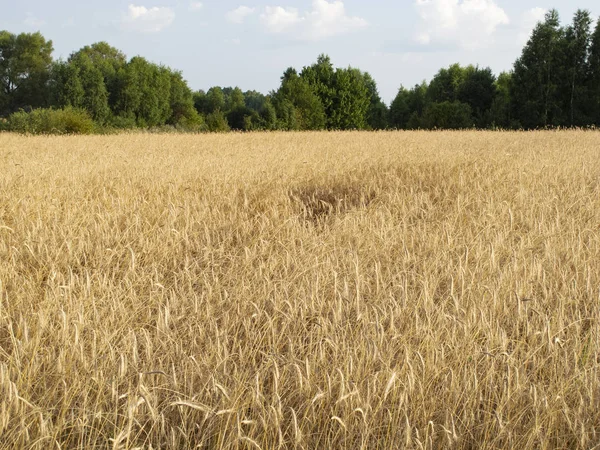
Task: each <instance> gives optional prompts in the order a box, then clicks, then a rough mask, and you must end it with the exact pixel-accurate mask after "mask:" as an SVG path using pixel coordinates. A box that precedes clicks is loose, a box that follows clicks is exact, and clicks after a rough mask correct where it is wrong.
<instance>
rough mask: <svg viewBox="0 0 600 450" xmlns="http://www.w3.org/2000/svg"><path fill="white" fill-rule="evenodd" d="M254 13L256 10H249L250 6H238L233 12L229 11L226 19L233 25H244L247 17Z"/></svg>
mask: <svg viewBox="0 0 600 450" xmlns="http://www.w3.org/2000/svg"><path fill="white" fill-rule="evenodd" d="M253 13H254V8H249V7H248V6H244V5H242V6H238V7H237V8H235V9H234V10H232V11H229V12H228V13H227V14H226V15H225V17H226V18H227V20H228V21H229V22H231V23H237V24H240V23H244V20H246V17H248V16H249V15H251V14H253Z"/></svg>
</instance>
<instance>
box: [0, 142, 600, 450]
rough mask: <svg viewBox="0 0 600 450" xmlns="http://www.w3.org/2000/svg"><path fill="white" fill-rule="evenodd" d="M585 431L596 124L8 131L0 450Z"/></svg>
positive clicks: (599, 405)
mask: <svg viewBox="0 0 600 450" xmlns="http://www.w3.org/2000/svg"><path fill="white" fill-rule="evenodd" d="M599 444H600V134H599V133H596V132H583V131H564V132H532V133H513V132H506V133H493V132H429V133H426V132H389V133H388V132H386V133H358V132H349V133H271V134H258V133H257V134H225V135H151V134H132V135H121V136H108V137H105V136H92V137H22V136H16V135H11V134H0V448H3V449H8V448H11V449H12V448H32V449H54V448H56V449H59V448H62V449H69V448H85V449H92V448H112V449H130V448H148V449H149V448H154V449H158V448H162V449H192V448H199V449H276V448H298V449H326V448H344V449H374V448H381V449H388V448H398V449H401V448H420V449H432V448H456V449H467V448H520V449H526V448H539V449H551V448H592V447H594V446H598V445H599Z"/></svg>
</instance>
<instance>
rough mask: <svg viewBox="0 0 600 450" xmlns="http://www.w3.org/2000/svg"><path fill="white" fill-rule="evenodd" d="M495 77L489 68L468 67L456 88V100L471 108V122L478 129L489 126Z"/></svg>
mask: <svg viewBox="0 0 600 450" xmlns="http://www.w3.org/2000/svg"><path fill="white" fill-rule="evenodd" d="M495 83H496V77H495V76H494V74H493V73H492V69H490V68H489V67H487V68H485V69H480V68H479V67H473V66H469V67H467V68H466V69H465V70H464V74H463V76H462V81H461V82H460V84H459V85H458V87H457V93H456V99H457V100H458V101H460V102H462V103H466V104H467V105H469V106H470V107H471V112H472V114H473V117H472V119H473V122H474V123H475V125H476V126H478V127H479V128H485V127H487V126H489V125H490V120H491V119H490V110H491V108H492V103H493V102H494V97H495V96H496V84H495Z"/></svg>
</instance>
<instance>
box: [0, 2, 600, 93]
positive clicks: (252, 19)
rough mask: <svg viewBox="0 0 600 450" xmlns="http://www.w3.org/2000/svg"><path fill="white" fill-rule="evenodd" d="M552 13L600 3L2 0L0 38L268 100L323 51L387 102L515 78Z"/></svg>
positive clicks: (566, 14) (595, 11)
mask: <svg viewBox="0 0 600 450" xmlns="http://www.w3.org/2000/svg"><path fill="white" fill-rule="evenodd" d="M550 8H556V9H557V10H558V12H559V13H560V16H561V20H562V22H563V23H564V24H566V23H569V22H570V21H571V19H572V17H573V14H574V12H575V10H576V9H577V8H584V9H588V10H589V11H590V12H591V13H592V17H593V18H594V19H595V20H597V18H598V15H599V14H600V2H598V1H597V0H578V1H577V4H573V1H572V0H553V1H552V2H548V1H546V0H518V1H517V0H504V1H502V0H495V1H494V0H369V1H365V0H123V1H122V0H103V1H101V2H99V1H82V0H79V1H75V0H55V1H52V2H48V1H47V0H19V1H15V0H0V11H2V14H1V15H0V30H8V31H10V32H13V33H21V32H34V31H40V32H41V33H42V34H43V35H44V36H45V37H46V38H47V39H51V40H52V41H53V44H54V58H56V59H59V58H63V59H66V58H67V57H68V56H69V54H70V53H72V52H73V51H76V50H78V49H80V48H81V47H83V46H85V45H90V44H92V43H94V42H98V41H106V42H108V43H109V44H110V45H112V46H114V47H116V48H118V49H119V50H121V51H123V52H124V53H125V54H126V55H127V56H128V57H133V56H136V55H140V56H144V57H145V58H147V59H149V60H150V61H153V62H156V63H160V64H165V65H167V66H169V67H171V68H173V69H177V70H180V71H182V73H183V76H184V78H185V79H186V80H187V81H188V83H189V85H190V87H191V88H192V89H194V90H198V89H204V90H207V89H208V88H210V87H211V86H215V85H219V86H239V87H240V88H242V89H243V90H250V89H254V90H257V91H260V92H263V93H265V94H266V93H268V92H270V91H271V90H276V89H277V88H278V86H279V83H280V77H281V75H282V74H283V72H284V71H285V69H286V68H288V67H295V68H297V69H301V68H302V67H304V66H307V65H310V64H312V63H313V62H315V61H316V59H317V57H318V55H319V54H321V53H325V54H328V55H329V56H330V57H331V60H332V62H333V64H334V66H336V67H348V66H352V67H358V68H359V69H361V70H363V71H366V72H369V73H370V74H371V75H372V76H373V77H374V78H375V80H376V81H377V84H378V88H379V92H380V94H381V97H382V98H383V100H384V101H386V102H387V103H388V104H389V102H390V101H391V100H392V99H393V98H394V96H395V95H396V93H397V91H398V88H399V87H400V86H401V85H403V86H405V87H411V86H413V85H414V84H417V83H420V82H421V81H423V80H431V78H432V77H433V76H434V75H435V73H436V72H437V71H438V70H439V69H440V68H442V67H447V66H449V65H450V64H453V63H455V62H458V63H461V64H464V65H466V64H474V65H479V66H481V67H487V66H489V67H491V68H492V69H493V70H494V72H495V73H499V72H501V71H505V70H510V68H511V67H512V64H513V63H514V61H515V59H516V58H518V56H519V55H520V53H521V49H522V47H523V45H524V44H525V43H526V42H527V39H528V37H529V35H530V33H531V30H532V29H533V27H534V26H535V24H536V23H537V21H539V20H540V19H542V18H543V16H544V13H545V12H546V11H547V10H548V9H550Z"/></svg>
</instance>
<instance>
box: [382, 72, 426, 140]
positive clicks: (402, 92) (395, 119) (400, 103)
mask: <svg viewBox="0 0 600 450" xmlns="http://www.w3.org/2000/svg"><path fill="white" fill-rule="evenodd" d="M427 88H428V86H427V83H426V82H425V81H424V82H422V83H421V84H417V85H415V86H414V87H413V88H412V89H411V90H407V89H406V88H404V87H403V86H401V87H400V89H399V90H398V94H397V95H396V97H395V98H394V100H393V101H392V103H391V105H390V125H391V126H392V127H394V128H398V129H406V128H409V129H413V128H420V127H421V125H420V118H421V116H422V115H423V111H424V110H425V107H426V105H427V103H428V98H427Z"/></svg>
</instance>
